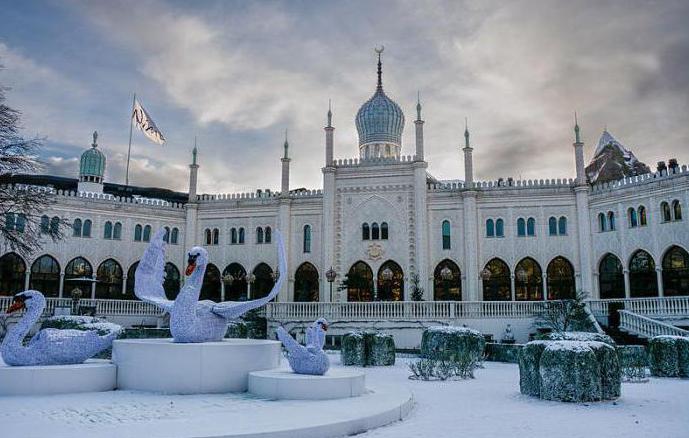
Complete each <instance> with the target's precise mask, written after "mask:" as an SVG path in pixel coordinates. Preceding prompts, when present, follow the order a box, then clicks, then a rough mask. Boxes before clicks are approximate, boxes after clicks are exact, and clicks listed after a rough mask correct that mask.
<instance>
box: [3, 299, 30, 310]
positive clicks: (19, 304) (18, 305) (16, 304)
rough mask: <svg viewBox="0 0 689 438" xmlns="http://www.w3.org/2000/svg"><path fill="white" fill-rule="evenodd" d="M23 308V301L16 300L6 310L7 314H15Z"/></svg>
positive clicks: (24, 306)
mask: <svg viewBox="0 0 689 438" xmlns="http://www.w3.org/2000/svg"><path fill="white" fill-rule="evenodd" d="M25 308H26V305H25V304H24V300H17V301H14V302H13V303H12V304H11V305H10V307H9V308H8V309H7V313H12V312H16V311H17V310H22V309H25Z"/></svg>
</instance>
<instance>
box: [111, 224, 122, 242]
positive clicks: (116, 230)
mask: <svg viewBox="0 0 689 438" xmlns="http://www.w3.org/2000/svg"><path fill="white" fill-rule="evenodd" d="M112 238H113V239H115V240H120V239H122V224H121V223H120V222H115V226H114V227H113V229H112Z"/></svg>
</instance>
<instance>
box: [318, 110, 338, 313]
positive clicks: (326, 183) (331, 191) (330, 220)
mask: <svg viewBox="0 0 689 438" xmlns="http://www.w3.org/2000/svg"><path fill="white" fill-rule="evenodd" d="M327 117H328V124H327V126H326V127H325V128H324V129H325V166H324V167H323V224H322V228H321V235H322V236H323V239H322V240H323V255H322V260H321V264H322V266H333V264H334V262H335V253H334V246H335V171H336V169H335V162H334V159H333V132H334V131H335V128H333V123H332V122H333V113H332V110H331V106H330V101H328V116H327ZM319 284H320V290H319V294H320V297H319V300H320V301H326V300H328V299H330V298H332V299H333V300H335V297H330V296H329V294H327V293H326V288H325V284H326V282H325V281H320V282H319Z"/></svg>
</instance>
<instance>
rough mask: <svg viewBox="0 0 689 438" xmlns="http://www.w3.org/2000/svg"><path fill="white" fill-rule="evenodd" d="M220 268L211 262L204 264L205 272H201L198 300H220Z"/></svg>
mask: <svg viewBox="0 0 689 438" xmlns="http://www.w3.org/2000/svg"><path fill="white" fill-rule="evenodd" d="M220 295H221V290H220V270H219V269H218V267H217V266H215V265H214V264H213V263H209V264H207V265H206V273H205V274H203V285H202V286H201V293H200V294H199V300H211V301H215V302H219V301H221V299H222V297H221V296H220Z"/></svg>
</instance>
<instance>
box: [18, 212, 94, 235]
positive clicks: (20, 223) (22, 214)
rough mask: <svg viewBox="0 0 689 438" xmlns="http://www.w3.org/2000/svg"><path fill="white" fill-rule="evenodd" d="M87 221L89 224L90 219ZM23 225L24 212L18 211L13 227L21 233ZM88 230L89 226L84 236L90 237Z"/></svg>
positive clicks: (24, 222)
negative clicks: (86, 234) (87, 233)
mask: <svg viewBox="0 0 689 438" xmlns="http://www.w3.org/2000/svg"><path fill="white" fill-rule="evenodd" d="M87 222H89V224H90V222H91V221H87ZM25 227H26V215H25V214H24V213H19V214H18V215H17V222H15V225H14V228H15V229H16V230H17V231H18V232H20V233H23V232H24V228H25ZM90 232H91V229H90V228H89V235H88V236H86V237H91V234H90Z"/></svg>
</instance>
